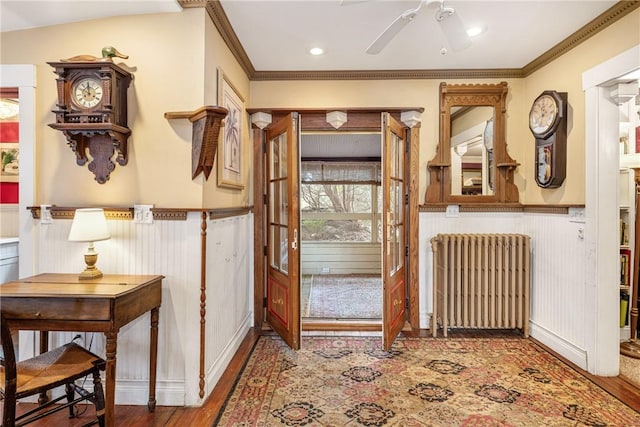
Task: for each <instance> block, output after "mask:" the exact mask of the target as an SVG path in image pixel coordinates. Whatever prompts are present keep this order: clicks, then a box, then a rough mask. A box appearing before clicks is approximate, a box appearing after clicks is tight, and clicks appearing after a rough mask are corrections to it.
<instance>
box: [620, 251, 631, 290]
mask: <svg viewBox="0 0 640 427" xmlns="http://www.w3.org/2000/svg"><path fill="white" fill-rule="evenodd" d="M630 272H631V250H630V249H626V248H621V249H620V285H621V286H629V285H630V284H631V277H630Z"/></svg>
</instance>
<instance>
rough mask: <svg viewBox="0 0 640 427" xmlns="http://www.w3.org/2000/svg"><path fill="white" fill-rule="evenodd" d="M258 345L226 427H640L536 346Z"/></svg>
mask: <svg viewBox="0 0 640 427" xmlns="http://www.w3.org/2000/svg"><path fill="white" fill-rule="evenodd" d="M380 345H381V343H380V339H378V338H365V337H339V338H336V337H333V338H332V337H303V340H302V349H301V350H299V351H292V350H290V349H289V348H288V347H287V346H286V345H285V344H284V343H283V341H282V340H281V339H280V338H277V337H272V336H263V337H260V339H259V340H258V342H257V344H256V347H255V348H254V350H253V352H252V354H251V356H250V358H249V360H248V362H247V364H246V366H245V368H244V370H243V372H242V374H241V375H240V377H239V378H238V381H237V383H236V385H235V388H234V390H233V391H232V393H231V395H230V396H229V397H228V400H227V402H226V403H225V409H224V411H223V412H222V413H221V415H220V417H219V419H218V420H217V421H216V423H215V424H214V425H219V426H249V425H251V426H280V425H284V426H483V427H486V426H580V425H587V426H639V425H640V414H638V413H637V412H635V411H633V410H632V409H630V408H629V407H627V406H626V405H624V404H623V403H621V402H620V401H618V400H617V399H615V398H614V397H612V396H611V395H609V394H607V393H606V392H605V391H604V390H602V389H601V388H599V387H598V386H596V385H595V384H593V383H592V382H590V381H589V380H587V379H586V378H584V377H583V376H581V375H580V374H578V373H577V372H576V371H574V370H573V369H571V368H570V367H568V366H567V365H565V364H563V363H562V362H560V361H559V360H558V359H556V358H555V357H553V356H551V355H550V354H549V353H547V352H546V351H544V350H543V349H541V348H539V347H538V346H537V345H536V344H534V343H533V342H531V341H529V340H527V339H518V338H511V339H509V338H490V339H487V338H483V339H469V338H467V339H460V338H453V339H451V338H450V339H442V338H440V339H433V338H425V339H422V338H400V339H398V340H397V341H396V343H395V344H394V345H393V348H392V349H391V351H390V352H385V351H382V350H380Z"/></svg>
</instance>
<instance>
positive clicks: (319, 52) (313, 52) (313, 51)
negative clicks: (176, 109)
mask: <svg viewBox="0 0 640 427" xmlns="http://www.w3.org/2000/svg"><path fill="white" fill-rule="evenodd" d="M309 53H310V54H311V55H314V56H318V55H323V54H324V49H323V48H321V47H312V48H311V49H309Z"/></svg>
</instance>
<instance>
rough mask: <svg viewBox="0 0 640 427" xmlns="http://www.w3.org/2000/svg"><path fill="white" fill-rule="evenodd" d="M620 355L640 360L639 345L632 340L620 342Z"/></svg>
mask: <svg viewBox="0 0 640 427" xmlns="http://www.w3.org/2000/svg"><path fill="white" fill-rule="evenodd" d="M620 353H622V354H624V355H625V356H629V357H633V358H634V359H640V343H639V342H638V341H636V340H633V339H631V340H628V341H625V342H621V343H620Z"/></svg>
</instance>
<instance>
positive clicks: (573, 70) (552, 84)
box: [517, 9, 640, 204]
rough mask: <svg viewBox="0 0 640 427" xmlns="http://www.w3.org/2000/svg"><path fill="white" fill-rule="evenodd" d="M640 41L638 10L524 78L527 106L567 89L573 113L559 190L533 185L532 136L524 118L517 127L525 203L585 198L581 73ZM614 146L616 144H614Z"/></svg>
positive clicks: (579, 200) (576, 200)
mask: <svg viewBox="0 0 640 427" xmlns="http://www.w3.org/2000/svg"><path fill="white" fill-rule="evenodd" d="M638 44H640V9H636V10H635V11H634V12H632V13H630V14H629V15H627V16H625V17H624V18H622V19H621V20H619V21H618V22H616V23H615V24H613V25H611V26H609V27H607V28H606V29H604V30H603V31H601V32H600V33H598V34H596V35H595V36H593V37H592V38H590V39H589V40H587V41H586V42H584V43H582V44H580V45H579V46H577V47H576V48H574V49H572V50H571V51H569V52H568V53H566V54H565V55H563V56H561V57H560V58H558V59H557V60H555V61H553V62H552V63H550V64H549V65H547V66H545V67H543V68H541V69H540V70H538V71H537V72H535V73H534V74H532V75H531V76H529V77H528V78H527V79H526V80H525V90H524V93H523V102H524V103H525V105H526V106H527V108H529V106H530V105H531V103H532V102H533V100H534V99H535V98H536V97H537V96H538V95H539V94H540V93H541V92H543V91H544V90H557V91H558V92H567V93H568V96H569V106H570V108H571V109H572V112H570V113H569V116H570V119H569V120H570V121H569V124H570V127H569V128H568V129H567V131H568V137H567V158H568V160H567V179H566V180H565V183H564V185H563V186H562V187H560V188H558V189H553V190H551V189H546V190H545V189H541V188H539V187H538V186H537V185H536V184H535V179H534V169H533V165H534V162H535V153H534V151H533V139H532V136H531V133H530V132H529V129H528V127H527V126H528V124H527V122H526V117H525V116H523V117H522V122H521V123H520V122H518V123H517V126H518V128H520V129H523V130H524V133H523V135H522V140H523V141H527V142H526V143H527V144H529V145H530V147H529V148H530V149H528V150H525V152H524V154H525V155H524V156H523V157H519V158H518V160H519V161H520V162H522V163H523V164H524V165H528V166H529V167H527V168H526V169H525V170H526V175H525V181H526V182H527V183H528V185H527V188H526V200H527V203H534V204H535V203H584V201H585V200H584V199H585V180H584V176H585V151H584V147H585V144H584V141H585V98H584V92H583V91H582V73H583V72H585V71H586V70H589V69H590V68H592V67H595V66H596V65H598V64H600V63H602V62H604V61H606V60H607V59H610V58H612V57H614V56H616V55H618V54H620V53H622V52H624V51H626V50H628V49H630V48H632V47H633V46H636V45H638ZM616 149H617V147H616Z"/></svg>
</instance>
